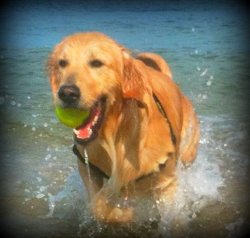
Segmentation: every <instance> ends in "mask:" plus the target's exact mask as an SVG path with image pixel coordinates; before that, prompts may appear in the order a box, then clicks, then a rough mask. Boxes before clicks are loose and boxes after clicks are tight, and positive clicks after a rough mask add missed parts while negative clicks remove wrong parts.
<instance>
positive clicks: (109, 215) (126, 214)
mask: <svg viewBox="0 0 250 238" xmlns="http://www.w3.org/2000/svg"><path fill="white" fill-rule="evenodd" d="M92 210H93V212H94V215H95V217H96V219H97V220H101V221H103V222H108V223H127V222H131V221H132V220H133V213H134V211H133V209H132V208H124V207H120V206H119V207H118V206H113V205H111V204H110V203H109V202H108V201H107V200H106V199H105V198H103V197H98V198H96V200H95V202H94V204H92Z"/></svg>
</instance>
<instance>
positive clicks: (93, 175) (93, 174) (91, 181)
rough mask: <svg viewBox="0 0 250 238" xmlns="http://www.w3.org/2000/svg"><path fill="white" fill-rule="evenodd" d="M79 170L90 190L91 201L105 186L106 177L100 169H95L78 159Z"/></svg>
mask: <svg viewBox="0 0 250 238" xmlns="http://www.w3.org/2000/svg"><path fill="white" fill-rule="evenodd" d="M78 170H79V173H80V175H81V178H82V180H83V182H84V185H85V187H86V189H87V191H88V196H89V200H90V202H91V201H92V200H93V199H94V197H95V195H96V194H97V193H98V192H99V191H100V189H101V188H102V186H103V181H104V177H103V174H101V173H100V171H98V170H93V169H92V168H91V166H89V165H87V164H85V163H83V161H80V160H79V159H78Z"/></svg>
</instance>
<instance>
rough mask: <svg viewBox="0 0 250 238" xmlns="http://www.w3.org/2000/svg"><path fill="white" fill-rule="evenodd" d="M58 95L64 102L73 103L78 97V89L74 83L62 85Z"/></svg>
mask: <svg viewBox="0 0 250 238" xmlns="http://www.w3.org/2000/svg"><path fill="white" fill-rule="evenodd" d="M58 97H59V98H60V99H61V100H62V101H63V102H64V103H66V104H72V103H75V102H77V100H79V98H80V89H79V88H78V87H77V86H76V85H74V84H67V85H62V86H61V87H60V89H59V91H58Z"/></svg>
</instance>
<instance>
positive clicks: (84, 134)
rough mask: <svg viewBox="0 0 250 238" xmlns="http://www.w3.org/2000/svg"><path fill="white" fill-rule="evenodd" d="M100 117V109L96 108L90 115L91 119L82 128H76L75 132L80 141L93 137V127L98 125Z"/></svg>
mask: <svg viewBox="0 0 250 238" xmlns="http://www.w3.org/2000/svg"><path fill="white" fill-rule="evenodd" d="M99 115H100V109H99V108H94V109H93V110H92V112H91V114H90V117H89V119H88V120H87V122H86V123H84V124H83V125H82V126H80V127H78V128H75V129H74V130H73V131H74V133H75V135H76V137H77V138H79V139H88V138H90V136H91V135H92V133H93V131H92V128H93V126H94V125H95V124H96V123H97V121H98V118H99Z"/></svg>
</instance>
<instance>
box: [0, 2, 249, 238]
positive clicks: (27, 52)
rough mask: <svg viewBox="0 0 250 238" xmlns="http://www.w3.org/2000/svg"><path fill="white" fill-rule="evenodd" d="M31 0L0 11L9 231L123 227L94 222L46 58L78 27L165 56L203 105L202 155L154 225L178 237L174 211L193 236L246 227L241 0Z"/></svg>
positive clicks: (67, 233) (229, 233)
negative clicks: (235, 0)
mask: <svg viewBox="0 0 250 238" xmlns="http://www.w3.org/2000/svg"><path fill="white" fill-rule="evenodd" d="M30 2H31V1H26V2H24V3H23V4H21V3H20V4H16V5H15V4H12V5H11V3H10V6H9V7H7V8H6V9H5V11H3V14H2V15H1V20H2V26H1V28H0V34H1V36H3V37H1V39H0V62H1V64H0V72H1V77H2V81H1V86H2V87H1V89H0V93H1V94H0V109H1V115H3V116H2V117H1V123H2V124H1V125H2V128H3V130H2V131H3V136H2V137H1V144H2V146H1V155H2V156H1V157H2V158H1V164H2V170H1V174H2V175H1V176H2V178H3V179H2V182H1V183H2V185H1V186H2V191H3V198H2V201H3V204H4V207H5V208H6V209H3V210H4V212H3V217H4V219H2V220H3V222H4V223H6V224H7V229H8V231H9V233H10V234H13V233H15V231H13V230H12V227H17V229H16V231H18V232H19V233H20V234H26V235H29V234H40V235H42V234H43V235H44V236H48V237H53V234H54V235H55V234H58V236H59V237H75V236H76V234H85V236H84V237H90V236H91V235H92V236H94V235H96V236H98V235H100V234H102V232H104V231H105V232H106V233H105V234H112V235H117V234H119V230H117V231H116V230H115V229H114V228H112V229H111V228H109V227H100V226H98V227H99V228H98V229H96V226H95V225H96V224H95V225H93V224H94V223H93V224H92V220H91V218H89V214H88V210H87V206H88V205H87V203H86V200H85V199H84V196H85V195H86V193H85V190H84V188H83V187H82V184H81V181H80V178H79V176H78V173H77V169H76V159H75V157H74V155H73V154H72V152H71V146H72V136H71V133H72V132H71V129H68V128H65V127H64V126H62V125H61V124H59V122H58V121H57V120H56V118H55V116H54V111H53V105H52V100H51V94H50V88H49V83H48V79H47V74H46V62H47V58H48V56H49V53H50V52H51V50H52V48H53V47H54V45H55V44H57V43H58V42H59V41H60V40H61V39H62V38H63V37H65V36H66V35H68V34H71V33H74V32H79V31H101V32H104V33H106V34H108V35H109V36H111V37H112V38H114V39H115V40H116V41H118V42H119V43H121V44H123V45H124V46H125V47H127V48H129V49H131V50H133V51H134V52H141V51H151V52H156V53H159V54H161V55H162V56H163V57H164V58H165V59H167V61H168V62H169V64H170V66H171V68H172V71H173V75H174V80H175V81H176V82H177V83H178V85H179V86H180V87H181V88H182V90H183V91H184V93H185V94H186V95H187V96H189V97H190V98H191V100H192V101H193V104H194V106H195V108H196V111H197V113H198V115H199V118H200V121H201V126H202V136H201V140H200V150H199V153H198V157H197V161H196V162H195V164H194V166H193V167H192V168H190V169H189V170H183V169H182V168H179V173H180V177H181V178H182V179H181V180H180V181H181V183H180V189H179V191H178V199H177V203H176V207H175V208H173V211H167V209H166V211H165V212H163V214H162V219H161V222H160V223H159V226H158V228H154V229H153V228H150V227H147V228H145V229H146V230H147V231H148V233H149V234H151V233H150V232H154V234H158V235H162V234H166V233H167V234H172V235H173V237H179V235H180V233H178V232H179V231H178V228H176V227H174V228H173V227H169V224H170V223H171V221H172V220H173V219H174V218H176V219H177V220H179V221H180V226H182V229H184V230H185V231H186V234H189V235H191V236H193V237H198V236H199V235H200V236H202V235H203V236H204V234H206V233H209V232H212V230H211V227H214V233H211V234H219V235H220V236H221V237H237V235H239V234H240V232H241V231H242V230H244V228H245V227H247V226H249V219H248V218H249V217H248V215H247V214H248V205H247V202H248V196H247V190H246V187H247V182H248V178H247V168H248V166H249V163H248V154H249V148H248V145H249V138H248V133H247V132H248V131H247V128H249V120H248V114H247V110H248V100H249V98H248V97H249V76H250V70H249V69H250V68H249V67H248V64H249V53H250V52H249V47H248V39H247V34H249V24H248V21H247V17H246V15H245V11H244V10H243V8H242V6H241V5H237V4H235V5H232V4H226V3H225V4H217V3H216V1H214V2H213V1H212V2H210V3H207V4H201V3H199V2H194V4H193V5H190V4H188V3H185V2H183V3H182V2H176V1H175V2H174V3H176V4H169V5H166V4H164V2H159V4H158V5H157V4H154V5H153V4H150V3H149V2H148V1H146V2H145V5H143V7H142V6H141V5H140V3H139V2H135V3H134V5H133V6H131V5H129V4H124V3H123V2H122V1H120V2H119V3H120V5H119V7H115V6H114V4H106V1H101V2H100V1H99V3H98V1H96V2H94V3H93V4H90V3H89V2H82V3H79V2H78V3H77V4H69V3H62V4H60V3H58V2H54V3H51V4H45V3H40V4H36V5H34V4H30ZM113 3H114V2H113ZM156 3H157V2H156ZM183 191H185V192H183ZM13 208H14V209H13ZM169 214H171V216H169ZM218 216H219V217H220V219H219V221H218ZM169 217H172V218H173V217H174V218H173V219H172V218H171V219H172V220H171V219H170V218H169ZM169 219H170V220H169ZM187 224H189V225H188V226H189V227H190V228H187ZM131 229H132V230H133V228H131ZM136 232H138V234H140V231H136ZM171 232H172V233H171ZM156 237H157V236H156Z"/></svg>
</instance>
